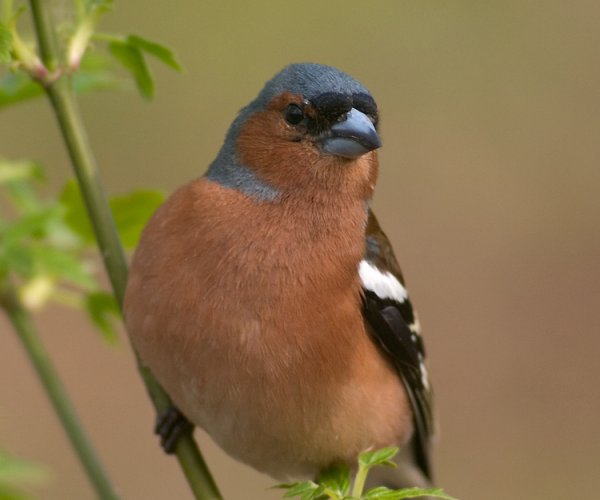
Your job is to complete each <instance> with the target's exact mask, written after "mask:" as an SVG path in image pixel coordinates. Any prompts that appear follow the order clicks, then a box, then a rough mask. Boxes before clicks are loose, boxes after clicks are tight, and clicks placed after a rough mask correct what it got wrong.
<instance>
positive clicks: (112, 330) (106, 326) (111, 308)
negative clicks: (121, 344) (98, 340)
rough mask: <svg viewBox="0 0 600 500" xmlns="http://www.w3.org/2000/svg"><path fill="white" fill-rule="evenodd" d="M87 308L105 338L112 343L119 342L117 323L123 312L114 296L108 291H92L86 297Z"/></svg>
mask: <svg viewBox="0 0 600 500" xmlns="http://www.w3.org/2000/svg"><path fill="white" fill-rule="evenodd" d="M85 308H86V310H87V312H88V314H89V315H90V318H91V320H92V322H93V323H94V325H96V326H97V327H98V329H99V330H100V332H101V333H102V337H103V338H104V340H106V341H107V342H109V343H111V344H114V343H115V342H117V340H118V338H119V337H118V334H117V330H116V327H115V324H116V322H117V321H118V320H119V319H120V317H121V314H120V313H119V307H118V306H117V301H116V300H115V298H114V296H113V295H111V294H109V293H106V292H91V293H89V294H88V295H87V296H86V298H85Z"/></svg>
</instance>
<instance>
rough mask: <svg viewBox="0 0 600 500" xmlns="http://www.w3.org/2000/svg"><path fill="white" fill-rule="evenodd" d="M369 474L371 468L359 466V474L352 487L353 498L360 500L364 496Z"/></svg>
mask: <svg viewBox="0 0 600 500" xmlns="http://www.w3.org/2000/svg"><path fill="white" fill-rule="evenodd" d="M368 474H369V468H368V467H364V466H363V465H360V464H359V465H358V472H357V473H356V477H355V478H354V484H353V485H352V498H360V497H361V496H362V494H363V490H364V489H365V483H366V482H367V475H368Z"/></svg>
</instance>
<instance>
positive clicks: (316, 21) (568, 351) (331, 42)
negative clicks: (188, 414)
mask: <svg viewBox="0 0 600 500" xmlns="http://www.w3.org/2000/svg"><path fill="white" fill-rule="evenodd" d="M225 5H227V6H225ZM599 19H600V7H599V4H598V3H597V2H593V1H583V0H579V1H574V2H561V1H559V0H546V1H540V0H538V1H531V2H520V1H516V0H509V1H504V2H476V1H462V2H449V1H423V2H407V1H400V0H390V1H381V2H355V1H352V2H348V1H345V2H341V1H331V2H315V1H309V2H302V3H296V4H291V3H284V2H252V3H251V2H229V3H226V4H225V3H221V2H216V1H210V2H196V1H191V0H188V1H181V2H172V3H168V2H143V1H141V0H135V1H133V0H131V1H129V2H125V1H121V2H116V8H115V11H114V12H113V13H112V14H110V15H109V16H108V17H107V18H106V20H105V22H104V23H103V28H104V29H105V30H107V31H108V30H110V31H117V32H119V31H120V32H124V33H127V32H138V33H140V34H143V35H146V36H148V37H150V38H153V39H157V40H160V41H162V42H165V43H167V44H169V45H171V46H173V47H175V48H176V50H177V52H178V53H179V55H180V58H181V60H182V61H183V63H184V65H185V67H186V69H187V71H186V73H185V74H184V75H178V74H175V73H172V72H170V71H169V70H166V69H163V68H160V67H157V66H154V69H155V74H156V79H157V87H158V88H157V91H158V92H157V96H156V99H155V101H154V102H153V103H152V104H151V105H149V104H147V103H145V102H143V101H142V100H141V99H139V98H137V96H136V95H134V94H133V93H109V92H106V93H99V94H95V95H92V96H86V97H84V98H82V102H81V105H82V109H83V114H84V117H85V121H86V123H87V126H88V129H89V133H90V136H91V139H92V142H93V145H94V148H95V151H96V154H97V157H98V160H99V164H100V166H101V168H102V176H103V179H104V181H105V183H106V186H107V189H108V191H109V192H110V193H122V192H125V191H127V190H129V189H132V188H136V187H156V188H161V189H163V190H165V191H171V190H173V189H174V188H175V187H176V186H178V185H180V184H182V183H184V182H186V181H187V180H189V179H191V178H194V177H196V176H198V175H200V174H201V173H202V172H203V171H204V170H205V168H206V166H207V165H208V163H209V162H210V161H211V159H212V158H213V156H214V155H215V153H216V151H217V150H218V148H219V147H220V144H221V141H222V138H223V135H224V133H225V131H226V129H227V127H228V125H229V123H230V122H231V120H232V118H233V117H234V116H235V113H236V111H237V110H238V109H239V108H240V107H241V106H242V105H244V104H245V103H247V102H248V101H249V100H250V99H252V98H253V97H254V96H255V94H256V93H257V92H258V90H259V89H260V88H261V86H262V84H263V82H264V81H265V80H266V79H268V78H269V77H270V76H271V75H272V74H274V73H275V72H276V71H278V70H279V69H280V68H281V67H283V66H284V65H285V64H287V63H289V62H294V61H314V62H321V63H326V64H331V65H334V66H338V67H340V68H342V69H344V70H346V71H347V72H349V73H350V74H352V75H353V76H355V77H356V78H358V79H359V80H361V81H362V82H363V83H365V85H367V86H368V87H369V88H370V89H371V91H372V92H373V94H374V95H375V97H376V98H377V100H378V103H379V106H380V109H381V113H382V131H383V132H382V133H383V139H384V147H383V149H382V150H381V160H382V162H381V163H382V171H381V177H380V181H379V187H378V191H377V193H376V198H375V208H376V210H377V212H378V213H379V216H380V219H381V222H382V224H383V225H384V227H385V229H386V230H387V232H388V234H389V236H390V237H391V239H392V241H393V243H394V245H395V248H396V249H397V254H398V257H399V259H400V260H401V263H402V265H403V267H404V270H405V274H406V275H407V277H408V282H409V288H410V291H411V293H412V295H413V297H414V300H415V303H416V304H417V307H418V310H419V311H420V314H421V318H422V323H423V326H424V332H425V336H426V340H427V347H428V352H429V359H430V367H431V372H432V375H433V379H434V382H435V388H436V396H437V412H438V414H439V417H440V423H441V435H440V439H439V443H438V445H437V448H436V451H435V462H436V470H437V478H438V482H439V484H440V485H442V486H444V487H445V488H446V490H447V491H448V492H449V493H451V494H454V495H456V496H458V497H459V498H461V499H463V500H480V499H483V500H500V499H502V500H505V499H507V498H515V499H542V500H558V499H566V498H597V497H598V495H599V494H598V490H599V488H600V472H599V464H600V437H599V436H600V433H599V431H598V425H599V424H600V390H598V378H599V377H600V363H599V362H598V357H599V351H600V263H599V259H600V168H599V152H600V146H599V127H598V125H599V121H600V119H599V117H600V65H599V63H600V34H599V33H600V30H599V29H598V20H599ZM0 154H2V155H3V156H6V157H9V158H18V157H29V158H35V159H38V160H40V161H42V162H43V163H44V164H45V165H46V167H47V168H48V171H49V176H50V186H51V188H52V189H54V190H56V189H58V188H59V186H60V185H61V184H62V183H63V182H64V181H65V180H66V179H67V178H68V176H69V175H70V171H69V166H68V163H67V160H66V156H65V153H64V150H63V146H62V144H61V141H60V137H59V135H58V133H57V131H56V128H55V124H54V121H53V117H52V115H51V114H50V112H49V109H48V106H47V104H46V103H45V102H44V101H41V100H40V101H37V102H33V103H29V104H26V105H22V106H17V107H15V108H12V109H9V110H7V111H3V112H2V113H1V114H0ZM38 324H39V327H40V329H41V330H42V331H43V335H44V340H45V342H46V344H47V345H48V348H49V350H50V351H51V353H52V355H53V356H54V359H55V361H56V364H57V366H58V368H59V371H60V373H61V375H62V376H63V377H64V379H65V381H66V384H67V387H68V389H69V390H70V392H71V394H72V396H73V399H74V401H75V404H76V406H77V408H78V410H79V412H80V414H81V417H82V419H83V421H84V422H85V424H86V427H87V428H88V429H89V432H90V433H91V436H92V438H93V439H94V441H95V442H96V443H97V446H98V449H99V452H100V455H101V456H102V458H103V460H104V462H105V463H106V466H107V468H108V470H109V472H110V473H111V475H112V476H113V477H114V480H115V482H116V484H117V485H118V489H119V491H120V492H122V494H123V497H124V498H127V499H133V500H137V499H139V500H141V499H144V500H153V499H167V498H168V499H171V498H182V499H183V498H190V494H189V493H188V489H187V486H186V484H185V483H184V481H183V479H182V476H181V474H180V471H179V469H178V468H177V466H176V464H175V461H174V460H173V459H169V458H165V457H164V456H163V455H162V454H161V452H160V451H159V448H158V445H157V443H156V441H155V439H154V438H153V437H152V436H151V433H150V428H151V426H152V420H153V415H152V411H151V407H150V404H149V403H148V401H147V399H146V396H145V393H144V390H143V388H142V385H141V383H140V381H139V380H138V376H137V374H136V372H135V369H134V363H133V359H132V356H131V353H130V352H129V348H128V346H127V343H126V342H122V345H120V346H119V347H117V348H116V349H115V348H109V347H107V346H105V345H103V344H102V342H101V341H100V340H99V339H98V338H97V335H96V334H95V332H94V331H92V329H91V328H90V326H89V325H88V324H87V323H86V321H85V320H84V319H83V318H82V317H81V316H80V315H78V314H77V313H75V312H72V311H71V310H65V309H62V308H59V307H53V308H51V309H48V310H46V311H45V312H43V313H42V314H40V315H39V317H38ZM0 331H1V335H0V445H1V446H2V447H4V448H6V449H8V450H10V451H11V452H13V453H15V454H18V455H20V456H23V457H29V458H32V459H36V460H39V461H41V462H44V463H47V464H49V466H50V467H51V469H52V471H53V480H52V481H51V483H49V484H48V485H47V486H45V487H41V488H37V489H36V490H35V491H36V492H37V495H39V498H47V499H57V500H58V499H87V498H93V493H92V491H91V489H90V488H89V486H88V484H87V482H86V479H85V477H84V476H83V474H82V473H81V470H80V467H79V465H78V463H77V462H76V460H75V459H74V457H73V454H72V452H71V449H70V447H69V445H68V443H67V441H66V440H65V438H64V436H63V433H62V431H61V429H60V427H59V426H58V424H57V420H56V418H55V416H54V414H53V413H52V411H51V410H50V408H49V405H48V403H47V401H46V398H45V397H44V394H43V393H42V391H41V390H40V387H39V384H38V382H37V380H36V379H35V377H34V375H33V373H32V369H31V367H30V366H29V365H28V363H27V360H26V359H25V356H24V354H23V352H22V349H21V347H20V346H19V345H18V343H17V341H16V340H15V336H14V335H13V333H12V332H11V331H10V329H9V328H8V325H7V323H6V321H5V319H4V318H2V317H0ZM198 437H199V440H200V443H201V445H202V448H203V449H204V450H205V452H206V457H207V460H208V463H209V465H210V466H211V468H212V469H213V470H214V472H215V475H216V478H217V481H218V483H219V484H220V486H221V488H222V490H223V493H224V494H225V497H226V498H227V499H241V498H244V499H267V498H268V499H271V498H277V497H278V495H276V494H275V493H274V492H272V491H266V490H265V488H266V487H268V486H269V485H271V484H273V481H272V480H270V479H269V478H266V477H263V476H259V475H258V474H256V473H254V472H253V471H251V470H249V469H248V468H246V467H244V466H242V465H239V464H236V463H234V462H233V461H232V460H230V459H229V458H227V457H225V456H224V455H223V454H222V453H221V452H220V451H219V450H217V449H216V448H215V446H214V445H213V444H212V443H211V442H210V440H209V439H208V438H206V437H205V436H204V435H202V434H201V433H198Z"/></svg>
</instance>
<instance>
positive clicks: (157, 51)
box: [127, 35, 183, 71]
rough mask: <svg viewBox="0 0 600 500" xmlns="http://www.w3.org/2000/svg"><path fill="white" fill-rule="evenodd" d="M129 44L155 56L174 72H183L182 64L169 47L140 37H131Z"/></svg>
mask: <svg viewBox="0 0 600 500" xmlns="http://www.w3.org/2000/svg"><path fill="white" fill-rule="evenodd" d="M127 42H129V45H130V46H132V47H137V48H138V49H140V50H142V51H144V52H146V53H147V54H150V55H153V56H154V57H156V58H157V59H158V60H159V61H161V62H163V63H164V64H166V65H167V66H170V67H171V68H173V69H174V70H176V71H183V68H182V67H181V64H179V61H177V58H176V57H175V54H174V53H173V51H172V50H171V49H169V48H168V47H165V46H164V45H161V44H159V43H156V42H151V41H150V40H147V39H146V38H142V37H141V36H138V35H129V36H128V37H127Z"/></svg>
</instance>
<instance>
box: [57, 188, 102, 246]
mask: <svg viewBox="0 0 600 500" xmlns="http://www.w3.org/2000/svg"><path fill="white" fill-rule="evenodd" d="M59 203H60V205H61V206H62V207H63V208H64V209H65V216H64V219H65V222H66V223H67V225H68V226H69V227H70V228H71V230H72V231H73V232H74V233H75V234H77V236H79V237H80V238H81V240H82V241H83V242H84V243H86V244H88V245H93V244H95V242H96V238H95V236H94V230H93V229H92V225H91V224H90V220H89V218H88V215H87V210H86V208H85V205H84V204H83V198H82V197H81V193H80V192H79V187H78V186H77V182H75V181H74V180H70V181H68V182H67V183H66V184H65V187H64V188H63V190H62V193H61V194H60V197H59Z"/></svg>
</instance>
